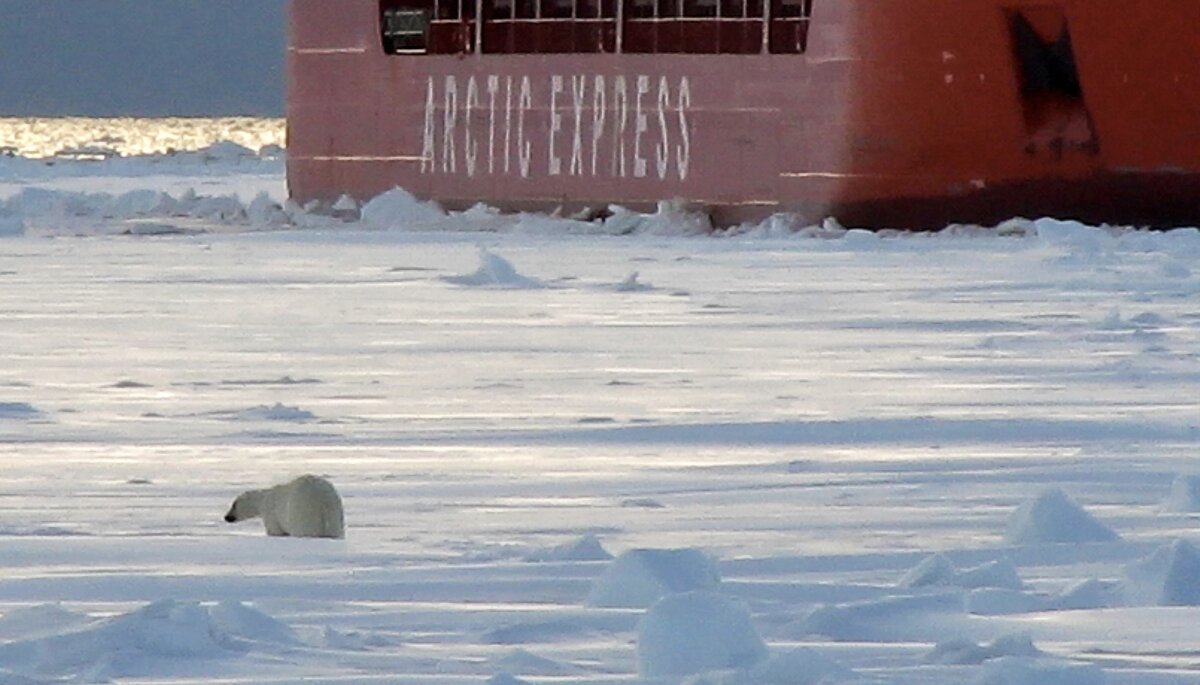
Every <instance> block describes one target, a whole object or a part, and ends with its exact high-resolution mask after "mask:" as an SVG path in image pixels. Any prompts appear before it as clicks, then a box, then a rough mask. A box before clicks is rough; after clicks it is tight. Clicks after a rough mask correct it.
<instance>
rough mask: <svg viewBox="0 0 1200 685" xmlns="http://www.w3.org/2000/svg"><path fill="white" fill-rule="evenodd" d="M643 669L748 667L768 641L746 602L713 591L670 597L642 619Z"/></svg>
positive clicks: (656, 672)
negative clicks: (754, 622)
mask: <svg viewBox="0 0 1200 685" xmlns="http://www.w3.org/2000/svg"><path fill="white" fill-rule="evenodd" d="M637 652H638V672H639V673H640V674H641V675H642V676H643V677H647V678H656V677H664V676H682V675H690V674H693V673H702V672H704V671H712V670H717V669H723V668H749V667H751V666H754V665H756V664H758V663H759V662H761V661H763V660H764V659H766V658H767V645H766V643H765V642H763V639H762V637H761V636H760V635H759V634H758V631H757V630H756V629H755V628H754V624H753V623H752V622H751V620H750V612H749V611H748V610H747V609H746V607H745V606H743V605H742V604H740V603H739V602H736V601H734V600H732V599H730V598H728V597H724V596H722V595H718V594H716V593H713V592H686V593H683V594H679V595H671V596H669V597H665V598H663V599H662V600H660V601H659V602H658V603H656V604H655V605H654V606H652V607H650V610H649V611H647V612H646V615H645V616H643V617H642V620H641V621H640V622H639V623H638V638H637Z"/></svg>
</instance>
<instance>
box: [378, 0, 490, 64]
mask: <svg viewBox="0 0 1200 685" xmlns="http://www.w3.org/2000/svg"><path fill="white" fill-rule="evenodd" d="M379 7H380V23H381V26H382V31H381V33H382V38H383V50H384V52H386V53H388V54H392V55H410V54H420V53H429V54H456V53H465V52H471V51H472V46H473V43H474V35H475V21H474V19H475V0H380V3H379Z"/></svg>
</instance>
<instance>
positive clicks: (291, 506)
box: [263, 475, 345, 538]
mask: <svg viewBox="0 0 1200 685" xmlns="http://www.w3.org/2000/svg"><path fill="white" fill-rule="evenodd" d="M268 499H269V502H268V505H267V506H266V507H265V509H266V511H264V512H263V515H264V519H265V522H266V523H267V527H268V529H270V528H271V524H272V523H273V522H272V521H271V520H270V519H269V518H267V517H269V516H273V517H274V518H275V521H274V523H275V524H277V525H278V527H279V529H280V530H281V531H282V532H283V534H284V535H291V536H293V537H306V538H340V537H343V536H344V535H345V521H344V517H343V513H342V498H341V497H339V496H338V493H337V490H335V489H334V487H333V484H331V483H330V482H329V481H327V480H325V479H324V478H320V477H318V476H311V475H306V476H300V477H299V478H296V479H295V480H292V481H289V482H287V483H284V484H283V485H277V486H275V487H274V488H271V491H270V494H269V495H268Z"/></svg>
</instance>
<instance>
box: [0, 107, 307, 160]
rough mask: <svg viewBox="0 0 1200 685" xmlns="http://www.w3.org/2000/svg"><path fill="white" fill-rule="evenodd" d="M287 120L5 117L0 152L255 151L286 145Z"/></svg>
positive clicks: (65, 154)
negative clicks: (227, 146)
mask: <svg viewBox="0 0 1200 685" xmlns="http://www.w3.org/2000/svg"><path fill="white" fill-rule="evenodd" d="M285 130H286V124H285V121H284V120H283V119H265V118H254V117H219V118H159V119H146V118H128V117H126V118H112V119H103V118H87V117H53V118H51V117H35V118H30V117H24V118H11V117H10V118H0V154H7V155H10V156H11V155H19V156H22V157H37V158H45V157H80V156H90V157H93V158H95V157H116V156H130V155H145V154H156V153H170V152H173V151H185V150H197V149H200V148H203V147H206V146H208V145H212V144H213V143H215V142H218V141H231V142H234V143H237V144H239V145H244V146H246V147H248V148H250V149H251V150H255V151H257V150H260V149H261V148H262V147H263V146H266V145H279V146H283V145H284V143H285V138H286V135H285Z"/></svg>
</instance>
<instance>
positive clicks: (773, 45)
mask: <svg viewBox="0 0 1200 685" xmlns="http://www.w3.org/2000/svg"><path fill="white" fill-rule="evenodd" d="M770 2H771V36H770V50H771V52H773V53H777V54H799V53H802V52H804V51H806V50H807V49H808V25H809V22H810V21H811V18H812V7H813V0H770Z"/></svg>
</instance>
